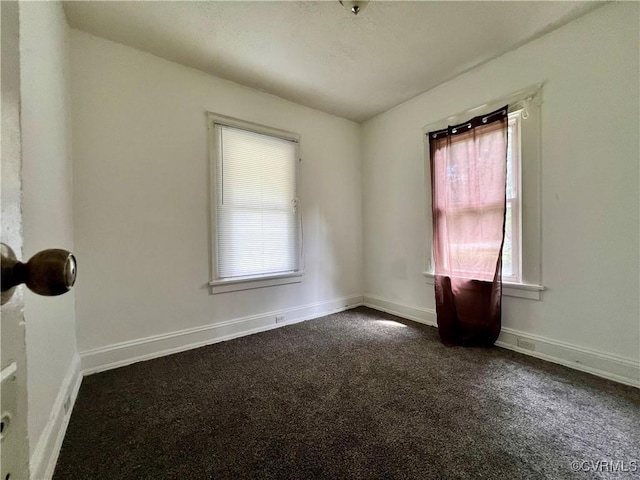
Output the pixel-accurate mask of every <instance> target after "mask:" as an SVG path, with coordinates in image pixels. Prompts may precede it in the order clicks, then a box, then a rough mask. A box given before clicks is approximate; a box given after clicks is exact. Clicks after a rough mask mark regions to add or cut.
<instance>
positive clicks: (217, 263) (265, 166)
mask: <svg viewBox="0 0 640 480" xmlns="http://www.w3.org/2000/svg"><path fill="white" fill-rule="evenodd" d="M209 119H210V124H209V129H210V133H211V174H212V178H211V185H212V192H211V209H212V230H213V231H212V249H211V250H212V255H211V256H212V272H213V275H212V276H213V278H212V280H211V282H210V286H211V288H212V292H213V293H223V292H228V291H234V290H245V289H250V288H257V287H264V286H271V285H281V284H285V283H295V282H300V281H301V275H302V271H301V258H302V238H301V237H302V235H301V229H300V212H299V208H298V205H299V202H298V197H297V171H298V145H299V136H298V135H295V134H292V133H289V132H284V131H280V130H275V129H272V128H269V127H263V126H260V125H255V124H251V123H248V122H244V121H241V120H237V119H231V118H228V117H222V116H220V115H214V114H210V116H209Z"/></svg>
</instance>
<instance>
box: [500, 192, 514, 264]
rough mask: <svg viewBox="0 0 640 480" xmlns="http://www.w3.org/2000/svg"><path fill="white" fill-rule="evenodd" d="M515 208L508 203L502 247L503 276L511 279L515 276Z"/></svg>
mask: <svg viewBox="0 0 640 480" xmlns="http://www.w3.org/2000/svg"><path fill="white" fill-rule="evenodd" d="M512 214H513V208H512V207H511V203H510V202H507V213H506V221H505V225H504V246H503V247H502V275H503V276H504V277H511V276H512V275H513V221H512Z"/></svg>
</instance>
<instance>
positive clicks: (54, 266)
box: [0, 243, 78, 305]
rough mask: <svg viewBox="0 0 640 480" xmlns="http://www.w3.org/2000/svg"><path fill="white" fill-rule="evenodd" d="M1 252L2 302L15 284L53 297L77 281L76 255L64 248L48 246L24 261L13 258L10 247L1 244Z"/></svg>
mask: <svg viewBox="0 0 640 480" xmlns="http://www.w3.org/2000/svg"><path fill="white" fill-rule="evenodd" d="M0 251H1V253H2V305H4V304H5V303H6V302H7V301H9V299H10V298H11V295H13V291H14V290H15V287H16V286H18V285H20V284H21V283H26V285H27V287H29V290H31V291H32V292H34V293H37V294H38V295H44V296H47V297H53V296H56V295H62V294H63V293H66V292H68V291H69V290H71V287H72V286H73V284H74V283H75V282H76V273H77V271H78V269H77V263H76V257H74V256H73V254H72V253H71V252H68V251H67V250H61V249H59V248H51V249H48V250H42V251H41V252H38V253H36V254H35V255H34V256H33V257H31V258H30V259H29V261H28V262H27V263H22V262H20V261H18V260H17V259H16V256H15V254H14V252H13V250H12V249H11V248H10V247H9V246H8V245H5V244H4V243H2V244H0Z"/></svg>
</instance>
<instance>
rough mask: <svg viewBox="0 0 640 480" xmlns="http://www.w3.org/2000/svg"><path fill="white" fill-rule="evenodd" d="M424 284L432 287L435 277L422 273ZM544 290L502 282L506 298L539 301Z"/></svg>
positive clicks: (542, 288)
mask: <svg viewBox="0 0 640 480" xmlns="http://www.w3.org/2000/svg"><path fill="white" fill-rule="evenodd" d="M422 275H424V277H425V279H426V282H427V283H428V284H430V285H433V283H434V279H435V275H434V274H433V273H431V272H422ZM543 290H544V286H543V285H532V284H530V283H513V282H504V281H503V282H502V294H503V295H505V296H507V297H518V298H528V299H529V300H540V292H542V291H543Z"/></svg>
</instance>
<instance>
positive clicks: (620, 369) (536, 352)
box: [363, 294, 640, 388]
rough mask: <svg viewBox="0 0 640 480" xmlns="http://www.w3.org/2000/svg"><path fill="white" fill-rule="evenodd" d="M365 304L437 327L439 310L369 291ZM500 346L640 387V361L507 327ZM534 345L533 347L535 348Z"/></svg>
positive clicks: (498, 344)
mask: <svg viewBox="0 0 640 480" xmlns="http://www.w3.org/2000/svg"><path fill="white" fill-rule="evenodd" d="M363 305H365V306H367V307H370V308H373V309H375V310H380V311H382V312H387V313H390V314H392V315H397V316H399V317H402V318H406V319H408V320H413V321H415V322H419V323H424V324H426V325H430V326H433V327H437V322H436V312H435V310H432V309H428V308H422V307H416V306H412V305H404V304H402V303H399V302H396V301H394V300H390V299H387V298H383V297H379V296H377V295H372V294H365V295H364V299H363ZM496 345H497V346H499V347H502V348H506V349H508V350H513V351H515V352H518V353H523V354H525V355H530V356H532V357H536V358H540V359H542V360H546V361H548V362H553V363H558V364H560V365H564V366H566V367H569V368H573V369H575V370H581V371H583V372H587V373H590V374H592V375H596V376H598V377H603V378H607V379H609V380H614V381H616V382H619V383H624V384H626V385H631V386H633V387H637V388H640V362H637V361H634V360H631V359H628V358H624V357H620V356H617V355H611V354H609V353H604V352H598V351H595V350H591V349H588V348H584V347H580V346H578V345H573V344H570V343H566V342H560V341H557V340H553V339H551V338H547V337H542V336H539V335H534V334H530V333H526V332H522V331H519V330H514V329H512V328H508V327H503V328H502V331H501V333H500V337H499V338H498V341H497V342H496ZM527 347H533V350H532V349H531V348H527Z"/></svg>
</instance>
